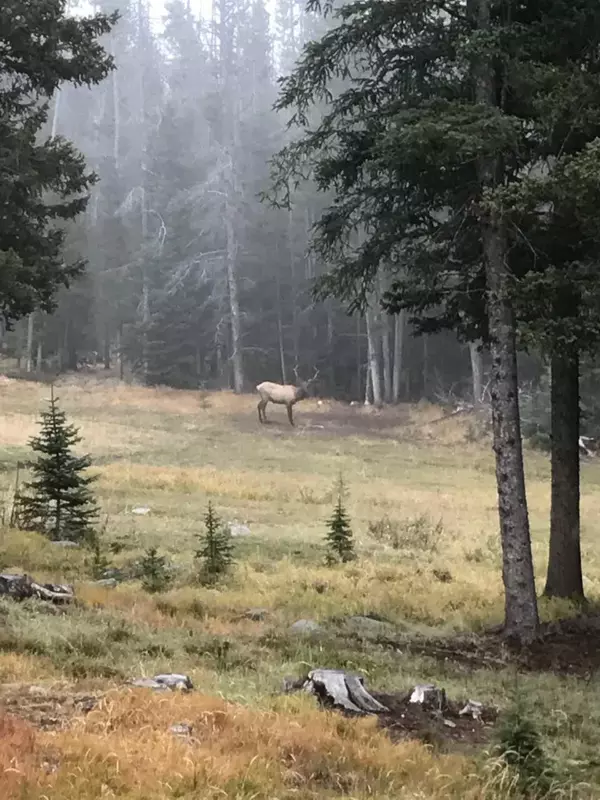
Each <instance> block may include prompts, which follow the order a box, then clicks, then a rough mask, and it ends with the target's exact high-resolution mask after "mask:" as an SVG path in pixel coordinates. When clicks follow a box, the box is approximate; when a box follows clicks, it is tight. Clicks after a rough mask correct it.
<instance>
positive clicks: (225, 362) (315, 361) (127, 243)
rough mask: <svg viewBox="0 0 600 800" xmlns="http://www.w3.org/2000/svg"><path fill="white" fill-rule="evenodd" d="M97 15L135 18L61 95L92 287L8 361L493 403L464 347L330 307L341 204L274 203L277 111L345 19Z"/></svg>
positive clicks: (480, 369) (280, 13)
mask: <svg viewBox="0 0 600 800" xmlns="http://www.w3.org/2000/svg"><path fill="white" fill-rule="evenodd" d="M94 7H95V10H97V11H101V12H106V13H109V12H112V11H114V10H118V11H119V12H120V19H119V21H118V22H117V24H116V25H115V26H114V28H113V29H112V31H111V32H110V33H108V34H106V35H105V36H104V37H102V39H101V41H102V43H103V45H104V46H105V48H106V49H107V50H108V52H109V53H110V54H111V55H112V56H113V57H114V60H115V63H116V67H117V68H116V70H114V71H113V72H112V73H111V74H110V76H109V77H108V78H107V79H106V80H104V81H102V82H101V83H99V84H98V85H96V86H92V87H91V88H88V87H85V86H84V87H77V86H73V85H69V84H64V85H63V86H61V88H60V89H59V91H58V92H55V94H54V96H53V98H52V101H51V107H50V113H49V118H48V122H47V126H46V130H45V134H50V135H52V136H59V137H65V138H66V139H69V140H71V141H73V142H74V144H75V145H76V147H77V148H78V149H79V150H80V151H81V152H82V153H83V154H84V156H85V159H86V162H87V164H88V166H89V167H90V168H91V169H93V170H94V172H95V173H96V175H97V176H98V179H99V180H98V182H97V183H96V185H95V186H94V187H93V189H92V195H91V200H90V202H89V204H88V206H87V209H86V211H85V213H84V214H81V215H80V216H79V217H77V219H76V220H75V221H73V222H71V223H69V227H68V238H67V248H66V252H65V256H66V258H68V259H78V258H82V259H85V261H86V262H87V269H86V273H85V275H84V276H83V277H81V278H79V279H78V280H77V281H75V282H74V283H73V284H72V286H71V288H69V289H68V290H67V289H63V290H62V291H61V292H60V294H59V297H58V308H57V310H56V311H55V313H53V314H52V315H48V314H45V313H43V312H41V311H39V310H38V311H36V312H34V313H33V314H31V315H29V316H28V317H27V318H25V319H22V320H20V321H19V322H18V323H17V324H16V326H15V328H14V330H13V331H9V332H5V335H4V338H3V349H4V355H5V356H9V357H11V358H15V359H18V367H19V368H20V369H21V370H24V371H28V372H40V371H48V372H51V373H55V372H57V371H67V370H74V369H77V368H78V367H79V368H81V367H83V366H86V365H87V366H90V365H93V366H94V368H96V369H103V368H107V369H110V370H112V371H113V372H117V374H118V372H119V371H120V372H121V374H122V375H123V376H126V377H130V376H131V375H135V377H136V378H137V379H138V380H141V381H143V382H145V383H148V384H167V385H170V386H174V387H179V388H196V387H205V388H224V387H231V388H233V389H235V390H236V391H241V390H244V389H246V390H248V389H252V388H253V386H254V385H255V384H256V383H257V382H259V381H261V380H279V381H284V382H286V381H289V382H293V381H294V380H295V372H294V370H295V369H296V370H297V371H298V374H299V375H300V376H301V377H303V376H304V375H311V374H312V373H313V370H314V369H315V368H318V369H319V371H320V372H319V387H318V388H319V392H320V393H322V394H326V395H331V396H335V397H338V398H341V399H348V400H350V399H363V398H365V393H367V394H366V396H367V397H369V399H371V400H375V401H376V402H378V401H379V400H385V401H388V402H389V401H397V400H416V399H419V398H421V397H427V398H429V399H432V400H439V399H441V398H444V399H447V398H452V397H464V398H468V399H470V398H471V397H472V394H473V391H475V392H476V393H477V394H481V393H482V392H485V387H486V382H487V379H486V377H485V368H486V364H485V359H483V363H482V356H481V355H480V354H479V353H478V351H477V348H476V346H471V347H469V345H468V344H464V343H461V342H459V340H458V339H457V337H456V335H455V333H453V332H450V333H441V334H438V335H435V336H430V335H424V336H417V337H415V336H413V335H412V334H413V333H414V326H413V325H412V323H411V319H410V315H407V314H406V312H402V313H400V314H397V315H389V314H386V313H383V312H381V311H380V310H379V304H378V298H377V296H373V297H372V299H371V303H370V308H369V309H368V310H367V312H366V313H358V312H357V313H353V314H349V313H348V311H347V308H346V305H345V304H344V303H342V302H340V301H338V300H336V299H334V298H333V299H329V300H327V301H326V302H324V303H318V302H315V300H314V299H313V296H312V291H311V290H312V285H313V282H314V279H315V277H317V276H319V275H320V274H321V273H322V272H323V271H324V270H325V269H326V268H327V265H326V264H324V263H323V260H322V259H320V258H319V257H318V255H317V254H316V253H314V252H311V250H310V248H309V243H310V238H311V227H312V225H313V224H314V222H315V221H316V220H317V219H318V217H319V216H320V215H321V213H322V211H323V209H324V208H325V207H326V206H327V203H328V196H327V193H323V192H318V191H317V189H316V188H315V186H314V185H313V184H311V183H308V184H304V185H301V186H299V187H297V188H295V189H294V190H293V193H292V206H291V208H290V209H289V210H285V209H277V208H274V207H273V206H272V205H270V204H269V203H266V202H264V198H262V197H261V195H262V193H263V192H264V191H265V190H266V189H267V187H268V182H269V160H270V159H271V157H272V156H273V154H274V153H275V152H276V151H277V150H278V149H280V148H281V147H282V146H283V145H284V144H285V143H286V141H287V140H288V138H289V136H290V133H289V132H288V130H287V121H288V118H289V115H288V114H286V113H285V112H281V111H280V112H277V111H275V110H273V104H274V102H275V100H276V98H277V94H278V76H280V75H285V74H288V73H289V72H290V70H291V69H292V68H293V65H294V63H295V62H296V60H297V59H298V57H299V55H300V53H301V51H302V48H303V45H304V44H305V43H306V42H307V41H309V40H311V39H314V38H318V37H319V36H320V35H321V34H322V33H323V31H324V30H325V29H326V28H327V26H328V25H330V24H331V23H330V20H329V18H325V19H324V18H323V17H322V16H321V15H318V14H316V13H311V12H309V11H307V10H306V9H305V4H304V2H303V0H277V3H276V6H275V13H274V14H273V15H272V16H270V15H269V13H268V11H267V8H266V7H265V3H264V0H215V2H214V3H213V5H212V14H211V15H210V17H207V18H205V17H202V16H200V15H199V14H198V13H197V12H195V11H194V9H192V8H191V7H190V4H189V3H187V4H186V2H184V0H174V2H171V3H168V4H167V5H166V6H165V14H164V16H163V15H161V16H160V17H159V18H157V17H156V13H157V10H156V7H155V6H151V5H150V4H149V3H147V2H144V0H130V2H127V1H126V0H103V1H102V2H97V3H94ZM153 15H154V16H153ZM381 288H382V289H383V288H384V287H381ZM521 374H522V379H523V381H524V382H525V384H527V383H529V382H531V381H536V380H537V379H538V378H540V377H541V376H543V374H544V370H543V367H542V363H541V361H540V360H539V359H537V358H534V357H528V356H524V363H523V369H522V373H521ZM472 376H473V377H474V382H473V380H472ZM473 386H474V387H475V389H473Z"/></svg>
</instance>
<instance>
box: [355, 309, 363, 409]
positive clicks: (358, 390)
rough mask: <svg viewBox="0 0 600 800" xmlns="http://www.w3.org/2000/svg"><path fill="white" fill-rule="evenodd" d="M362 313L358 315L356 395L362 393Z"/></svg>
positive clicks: (358, 395)
mask: <svg viewBox="0 0 600 800" xmlns="http://www.w3.org/2000/svg"><path fill="white" fill-rule="evenodd" d="M361 336H362V334H361V330H360V315H359V314H357V315H356V396H357V397H359V398H360V396H361V394H362V347H361Z"/></svg>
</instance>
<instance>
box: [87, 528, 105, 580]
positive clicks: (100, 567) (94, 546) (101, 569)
mask: <svg viewBox="0 0 600 800" xmlns="http://www.w3.org/2000/svg"><path fill="white" fill-rule="evenodd" d="M90 550H91V556H90V557H89V558H88V559H86V567H87V568H88V569H89V571H90V574H91V576H92V578H94V580H100V579H101V578H104V576H105V574H106V570H107V569H108V568H109V567H110V561H109V559H108V557H107V555H106V549H105V547H104V539H103V537H102V535H101V534H100V532H97V533H94V535H93V536H92V538H91V541H90Z"/></svg>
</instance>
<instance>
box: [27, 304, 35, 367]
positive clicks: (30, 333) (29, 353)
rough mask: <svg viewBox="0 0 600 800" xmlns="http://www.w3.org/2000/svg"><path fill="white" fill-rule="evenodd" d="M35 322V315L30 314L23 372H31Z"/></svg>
mask: <svg viewBox="0 0 600 800" xmlns="http://www.w3.org/2000/svg"><path fill="white" fill-rule="evenodd" d="M34 322H35V314H34V313H33V312H32V313H31V314H29V316H28V317H27V345H26V351H25V371H26V372H32V370H33V327H34Z"/></svg>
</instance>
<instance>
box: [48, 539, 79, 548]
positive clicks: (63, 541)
mask: <svg viewBox="0 0 600 800" xmlns="http://www.w3.org/2000/svg"><path fill="white" fill-rule="evenodd" d="M52 544H53V545H55V546H56V547H79V546H80V545H79V543H78V542H71V541H69V539H58V540H57V541H56V542H52Z"/></svg>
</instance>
